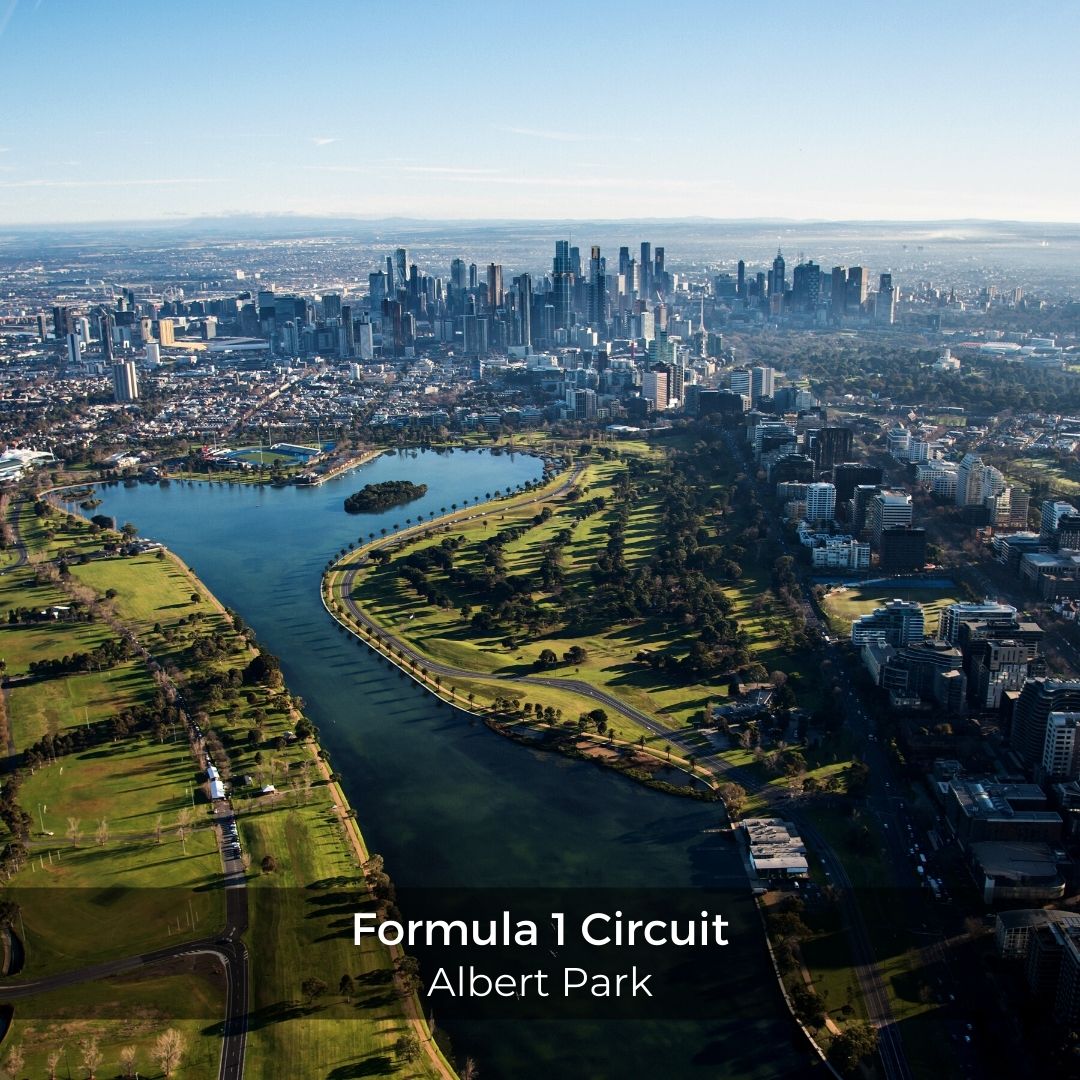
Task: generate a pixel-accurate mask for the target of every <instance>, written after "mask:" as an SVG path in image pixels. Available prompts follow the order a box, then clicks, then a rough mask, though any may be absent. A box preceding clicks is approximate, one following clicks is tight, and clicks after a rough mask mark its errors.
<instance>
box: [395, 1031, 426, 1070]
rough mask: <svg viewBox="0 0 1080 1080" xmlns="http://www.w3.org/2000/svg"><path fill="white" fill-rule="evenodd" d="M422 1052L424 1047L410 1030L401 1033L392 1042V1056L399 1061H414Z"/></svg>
mask: <svg viewBox="0 0 1080 1080" xmlns="http://www.w3.org/2000/svg"><path fill="white" fill-rule="evenodd" d="M423 1052H424V1048H423V1046H421V1045H420V1040H419V1039H418V1038H417V1037H416V1036H415V1035H414V1034H413V1033H412V1032H411V1031H410V1032H408V1033H407V1034H405V1035H402V1036H401V1038H400V1039H398V1041H397V1042H396V1043H394V1056H395V1057H396V1058H397V1059H398V1060H399V1061H404V1062H406V1063H411V1062H413V1061H416V1060H417V1059H418V1058H419V1057H420V1055H421V1054H422V1053H423Z"/></svg>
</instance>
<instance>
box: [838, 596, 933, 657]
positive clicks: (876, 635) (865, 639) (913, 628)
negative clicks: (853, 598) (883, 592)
mask: <svg viewBox="0 0 1080 1080" xmlns="http://www.w3.org/2000/svg"><path fill="white" fill-rule="evenodd" d="M925 631H926V617H925V615H924V614H923V609H922V605H921V604H918V603H916V602H915V601H913V600H890V601H889V602H888V603H887V604H885V606H884V607H879V608H875V609H874V610H873V611H872V612H870V614H868V615H862V616H860V617H859V618H858V619H853V620H852V623H851V642H852V644H853V645H857V646H862V645H865V644H867V643H872V644H884V645H892V646H894V647H899V646H901V645H907V644H909V643H911V642H914V641H922V639H923V637H924V636H925Z"/></svg>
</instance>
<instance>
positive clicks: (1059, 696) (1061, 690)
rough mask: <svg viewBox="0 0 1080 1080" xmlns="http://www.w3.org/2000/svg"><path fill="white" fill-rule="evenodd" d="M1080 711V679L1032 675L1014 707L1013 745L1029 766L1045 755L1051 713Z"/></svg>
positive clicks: (1010, 740)
mask: <svg viewBox="0 0 1080 1080" xmlns="http://www.w3.org/2000/svg"><path fill="white" fill-rule="evenodd" d="M1078 711H1080V682H1065V681H1063V680H1060V679H1045V678H1037V679H1029V680H1028V681H1027V682H1026V683H1025V684H1024V688H1023V690H1021V691H1020V696H1019V698H1017V701H1016V706H1015V708H1014V709H1013V718H1012V730H1011V732H1010V733H1009V745H1010V746H1011V747H1012V749H1013V750H1015V751H1016V753H1017V754H1018V755H1019V757H1020V760H1021V761H1023V762H1024V764H1025V765H1026V766H1027V767H1028V768H1029V769H1032V770H1034V769H1036V768H1037V767H1038V766H1039V765H1040V763H1041V762H1042V759H1043V750H1044V748H1045V746H1046V730H1047V726H1048V725H1049V723H1050V714H1051V713H1055V712H1078Z"/></svg>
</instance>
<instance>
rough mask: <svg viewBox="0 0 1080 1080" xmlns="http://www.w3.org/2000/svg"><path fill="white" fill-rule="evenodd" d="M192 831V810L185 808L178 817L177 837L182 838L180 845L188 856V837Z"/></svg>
mask: <svg viewBox="0 0 1080 1080" xmlns="http://www.w3.org/2000/svg"><path fill="white" fill-rule="evenodd" d="M190 830H191V810H190V809H189V808H188V807H186V806H185V807H183V809H181V810H180V811H179V812H178V813H177V815H176V835H177V836H179V837H180V844H181V846H182V847H183V849H184V854H185V855H186V854H187V837H188V833H189V832H190Z"/></svg>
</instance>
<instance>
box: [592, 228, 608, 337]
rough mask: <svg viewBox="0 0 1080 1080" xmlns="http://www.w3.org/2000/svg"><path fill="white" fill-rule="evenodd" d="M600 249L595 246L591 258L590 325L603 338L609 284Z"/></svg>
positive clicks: (605, 330) (605, 325)
mask: <svg viewBox="0 0 1080 1080" xmlns="http://www.w3.org/2000/svg"><path fill="white" fill-rule="evenodd" d="M604 269H605V268H604V260H603V259H601V258H600V248H599V247H597V246H596V245H593V248H592V252H591V255H590V258H589V324H590V325H591V326H592V328H593V329H594V330H595V331H596V332H597V333H598V334H599V335H600V336H601V337H603V336H604V335H605V334H606V333H607V282H606V280H605V277H606V275H605V273H604Z"/></svg>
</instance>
